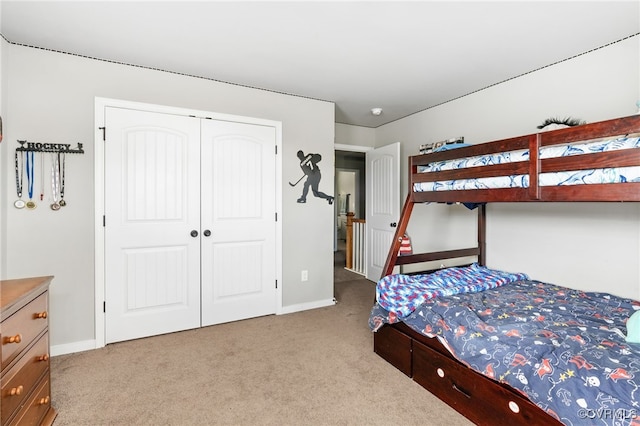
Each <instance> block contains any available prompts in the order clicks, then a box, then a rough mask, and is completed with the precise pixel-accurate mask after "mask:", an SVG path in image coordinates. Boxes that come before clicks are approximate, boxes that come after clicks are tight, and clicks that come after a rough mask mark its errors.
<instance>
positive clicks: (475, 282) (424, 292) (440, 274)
mask: <svg viewBox="0 0 640 426" xmlns="http://www.w3.org/2000/svg"><path fill="white" fill-rule="evenodd" d="M527 278H529V277H527V275H526V274H521V273H515V274H512V273H509V272H504V271H498V270H495V269H489V268H486V267H484V266H480V265H478V264H477V263H474V264H472V265H470V266H464V267H452V268H445V269H440V270H438V271H436V272H433V273H431V274H420V275H403V274H394V275H387V276H386V277H383V278H382V279H380V280H379V281H378V283H377V285H376V300H377V301H378V303H379V304H380V306H381V307H383V308H384V309H386V310H387V311H389V312H391V313H393V314H395V315H397V316H398V317H400V318H402V317H406V316H407V315H409V314H410V313H411V312H413V311H414V310H415V309H416V308H417V307H418V306H419V305H420V304H421V303H422V302H424V301H425V300H427V299H433V298H435V297H440V296H449V295H452V294H458V293H470V292H477V291H482V290H487V289H489V288H495V287H500V286H502V285H504V284H508V283H511V282H514V281H517V280H523V279H527Z"/></svg>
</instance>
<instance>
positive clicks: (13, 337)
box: [5, 334, 22, 343]
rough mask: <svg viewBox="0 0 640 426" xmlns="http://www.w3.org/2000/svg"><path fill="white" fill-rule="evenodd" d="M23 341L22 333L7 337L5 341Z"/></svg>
mask: <svg viewBox="0 0 640 426" xmlns="http://www.w3.org/2000/svg"><path fill="white" fill-rule="evenodd" d="M20 342H22V335H21V334H16V335H15V336H11V337H7V338H5V343H20Z"/></svg>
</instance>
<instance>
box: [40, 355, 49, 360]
mask: <svg viewBox="0 0 640 426" xmlns="http://www.w3.org/2000/svg"><path fill="white" fill-rule="evenodd" d="M38 361H49V354H44V355H40V356H39V357H38Z"/></svg>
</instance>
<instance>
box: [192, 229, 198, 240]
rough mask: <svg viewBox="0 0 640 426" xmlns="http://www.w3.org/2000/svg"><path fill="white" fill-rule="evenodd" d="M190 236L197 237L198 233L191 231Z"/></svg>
mask: <svg viewBox="0 0 640 426" xmlns="http://www.w3.org/2000/svg"><path fill="white" fill-rule="evenodd" d="M191 236H192V237H193V238H195V237H197V236H198V231H196V230H195V229H194V230H193V231H191Z"/></svg>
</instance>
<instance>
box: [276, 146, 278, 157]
mask: <svg viewBox="0 0 640 426" xmlns="http://www.w3.org/2000/svg"><path fill="white" fill-rule="evenodd" d="M276 155H278V145H276Z"/></svg>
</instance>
